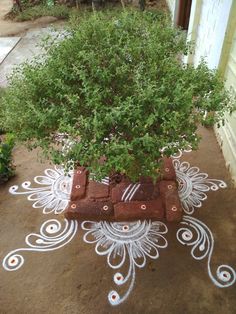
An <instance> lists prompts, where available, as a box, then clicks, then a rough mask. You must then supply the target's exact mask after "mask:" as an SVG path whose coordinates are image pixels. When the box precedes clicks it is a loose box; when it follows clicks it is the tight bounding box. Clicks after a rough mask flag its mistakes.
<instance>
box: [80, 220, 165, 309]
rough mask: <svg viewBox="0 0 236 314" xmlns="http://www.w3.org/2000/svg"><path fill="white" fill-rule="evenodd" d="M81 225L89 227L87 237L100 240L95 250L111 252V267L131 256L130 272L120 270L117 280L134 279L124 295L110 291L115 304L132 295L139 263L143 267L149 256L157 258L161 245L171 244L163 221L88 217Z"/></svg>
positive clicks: (86, 238) (117, 266)
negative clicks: (92, 219)
mask: <svg viewBox="0 0 236 314" xmlns="http://www.w3.org/2000/svg"><path fill="white" fill-rule="evenodd" d="M81 227H82V229H84V230H86V231H87V232H86V233H85V235H84V241H85V242H86V243H96V246H95V252H96V253H97V254H98V255H107V263H108V265H109V266H110V267H111V268H113V269H117V270H118V269H120V268H121V267H122V266H123V265H124V263H125V262H126V260H127V259H128V262H129V270H128V273H127V275H126V276H124V275H123V274H122V273H121V272H116V273H115V274H114V279H113V280H114V283H115V284H116V285H117V286H122V285H124V284H126V283H127V282H129V281H130V284H129V287H128V289H127V291H126V293H125V294H124V295H123V296H122V297H121V296H120V295H119V294H118V292H117V291H116V290H112V291H110V292H109V294H108V300H109V302H110V304H111V305H118V304H120V303H122V302H124V301H125V300H126V299H127V297H128V296H129V294H130V292H131V291H132V289H133V286H134V281H135V267H138V268H143V267H144V266H145V265H146V257H150V258H152V259H157V258H158V257H159V251H158V249H159V248H165V247H167V240H166V239H165V237H164V234H166V233H167V231H168V230H167V227H166V225H165V224H164V223H162V222H159V221H154V222H151V221H147V220H145V221H142V222H141V221H135V222H130V223H121V222H119V223H118V222H113V223H109V222H106V221H101V222H94V221H84V222H83V223H82V225H81Z"/></svg>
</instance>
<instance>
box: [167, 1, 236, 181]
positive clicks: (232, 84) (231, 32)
mask: <svg viewBox="0 0 236 314" xmlns="http://www.w3.org/2000/svg"><path fill="white" fill-rule="evenodd" d="M177 1H178V0H177ZM171 2H172V1H171ZM177 7H178V4H177V5H176V7H175V12H174V13H172V16H173V17H172V19H173V22H174V16H176V10H177ZM172 8H173V6H172ZM187 38H188V40H192V41H194V42H195V50H194V53H193V54H192V55H189V56H187V57H186V58H184V62H188V63H193V64H194V65H195V66H197V65H198V63H199V62H200V60H201V57H204V58H205V60H206V62H207V64H208V66H209V68H211V69H214V68H219V69H220V71H221V72H222V74H223V75H224V76H225V79H226V88H228V89H230V90H232V92H233V93H235V95H236V0H192V8H191V14H190V21H189V29H188V34H187ZM225 121H226V123H225V125H224V126H223V127H221V128H220V129H218V128H215V132H216V135H217V138H218V141H219V144H220V146H221V148H222V152H223V154H224V157H225V161H226V165H227V167H228V169H229V170H230V172H231V175H232V179H233V181H234V183H235V185H236V112H234V113H233V114H232V115H231V116H229V115H226V116H225Z"/></svg>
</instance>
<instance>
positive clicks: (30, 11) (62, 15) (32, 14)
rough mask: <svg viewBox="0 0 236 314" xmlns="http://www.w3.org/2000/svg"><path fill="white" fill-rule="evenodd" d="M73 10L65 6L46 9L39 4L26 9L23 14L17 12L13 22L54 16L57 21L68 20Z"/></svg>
mask: <svg viewBox="0 0 236 314" xmlns="http://www.w3.org/2000/svg"><path fill="white" fill-rule="evenodd" d="M73 10H74V9H71V8H69V7H67V6H66V5H55V6H52V7H48V6H45V5H42V4H41V5H36V6H33V7H29V8H26V9H24V10H23V12H17V14H16V15H15V16H14V20H15V21H17V22H24V21H29V20H31V21H32V20H35V19H37V18H39V17H42V16H54V17H56V18H58V19H68V18H69V16H70V14H71V12H72V11H73Z"/></svg>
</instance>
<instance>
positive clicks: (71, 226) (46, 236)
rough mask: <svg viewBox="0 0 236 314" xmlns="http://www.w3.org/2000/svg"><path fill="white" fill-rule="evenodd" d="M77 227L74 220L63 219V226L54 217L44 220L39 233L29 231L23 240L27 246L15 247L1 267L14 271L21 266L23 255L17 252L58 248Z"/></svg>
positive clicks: (70, 236) (71, 235) (69, 238)
mask: <svg viewBox="0 0 236 314" xmlns="http://www.w3.org/2000/svg"><path fill="white" fill-rule="evenodd" d="M77 229H78V222H77V221H76V220H71V221H68V220H67V219H64V227H63V226H62V224H61V222H60V221H58V220H56V219H50V220H47V221H45V222H44V223H43V224H42V226H41V228H40V232H39V233H30V234H29V235H27V236H26V238H25V242H26V244H27V245H28V247H25V248H19V249H16V250H14V251H11V252H9V253H8V254H7V255H6V256H5V258H4V259H3V262H2V266H3V268H4V269H5V270H7V271H14V270H17V269H19V268H20V267H22V265H23V264H24V257H23V256H22V255H21V254H18V253H19V252H20V253H21V252H26V251H34V252H36V251H37V252H47V251H54V250H57V249H60V248H61V247H63V246H65V245H66V244H67V243H69V242H70V241H71V240H72V239H73V238H74V236H75V234H76V232H77Z"/></svg>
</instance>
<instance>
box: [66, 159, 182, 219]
mask: <svg viewBox="0 0 236 314" xmlns="http://www.w3.org/2000/svg"><path fill="white" fill-rule="evenodd" d="M160 174H161V175H160V179H159V180H158V181H157V182H156V183H155V184H154V183H153V181H152V179H151V178H148V177H147V178H140V181H139V182H137V183H132V182H131V181H130V180H129V179H128V178H127V177H121V178H120V180H119V183H117V182H110V184H109V185H108V184H104V183H100V182H96V181H92V180H89V177H88V171H87V170H86V168H84V167H78V168H77V170H76V172H75V174H74V178H73V186H72V192H71V201H70V203H69V205H68V207H67V209H66V212H65V217H66V218H68V219H78V220H85V219H92V220H108V221H132V220H137V219H153V220H157V219H158V220H160V219H161V220H167V221H169V222H171V221H180V220H181V217H182V208H181V204H180V200H179V197H178V189H177V182H176V175H175V170H174V167H173V164H172V160H171V158H165V159H164V162H163V167H162V169H161V170H160Z"/></svg>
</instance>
